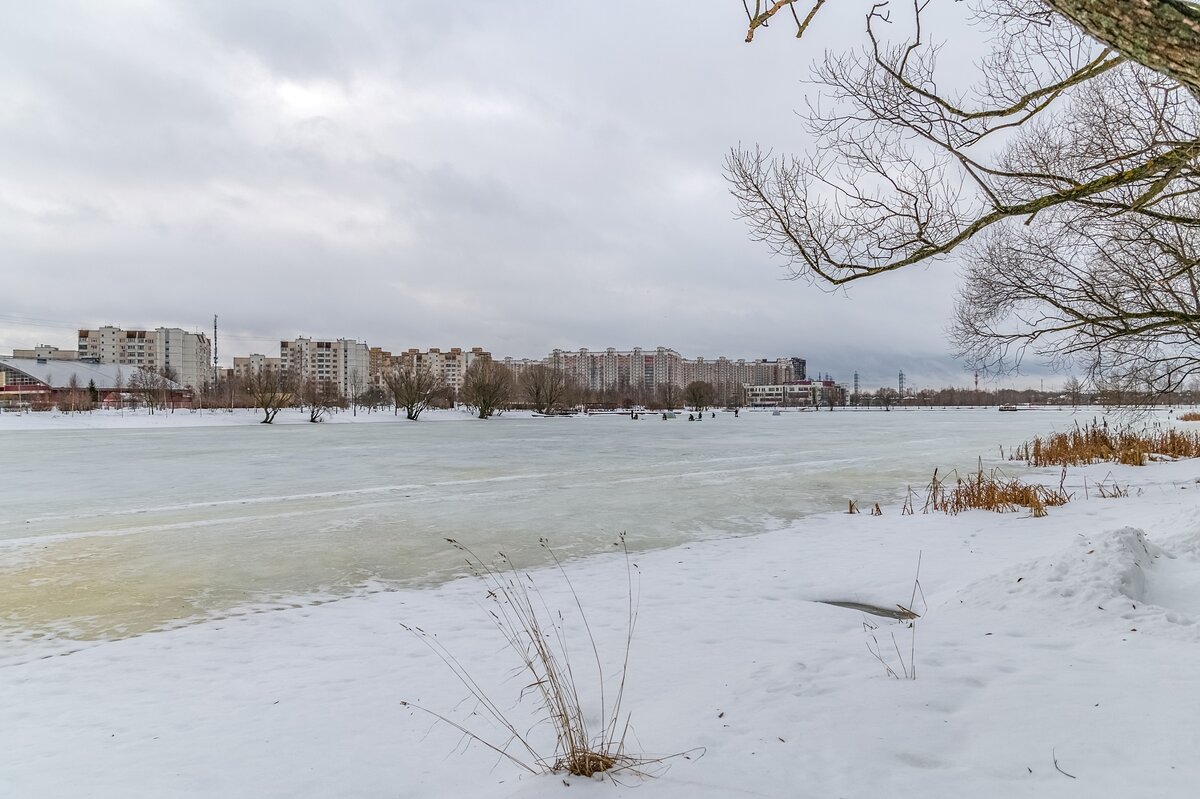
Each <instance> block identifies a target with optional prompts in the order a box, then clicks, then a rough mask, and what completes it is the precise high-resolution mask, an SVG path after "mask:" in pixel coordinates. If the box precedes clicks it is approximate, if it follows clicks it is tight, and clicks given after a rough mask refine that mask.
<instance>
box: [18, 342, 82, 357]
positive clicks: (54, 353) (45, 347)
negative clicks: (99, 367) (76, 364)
mask: <svg viewBox="0 0 1200 799" xmlns="http://www.w3.org/2000/svg"><path fill="white" fill-rule="evenodd" d="M12 357H14V358H35V359H36V358H46V359H49V360H53V361H77V360H79V353H78V352H77V351H76V350H60V349H59V348H58V347H54V346H51V345H49V344H39V345H37V346H36V347H34V348H33V349H31V350H13V352H12Z"/></svg>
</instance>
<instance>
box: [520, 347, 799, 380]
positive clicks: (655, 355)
mask: <svg viewBox="0 0 1200 799" xmlns="http://www.w3.org/2000/svg"><path fill="white" fill-rule="evenodd" d="M510 361H512V362H513V363H524V361H519V362H518V361H514V360H513V359H509V358H506V359H505V363H509V362H510ZM541 363H545V364H546V365H547V366H551V367H554V368H557V369H560V370H562V372H563V373H564V374H565V375H566V376H567V377H568V379H570V380H572V381H574V382H575V383H577V384H578V385H580V386H583V387H585V388H589V389H592V390H595V391H602V390H606V389H618V390H622V389H638V388H647V389H650V390H654V389H657V388H658V387H659V386H663V385H668V384H669V385H675V386H678V387H680V388H683V387H684V386H686V385H687V384H688V383H691V382H692V381H695V380H702V381H704V382H706V383H711V384H712V385H714V386H718V387H720V386H741V385H752V386H758V385H778V384H782V383H790V382H793V381H795V380H803V379H804V359H803V358H776V359H773V360H770V359H766V358H762V359H759V360H750V361H747V360H745V359H737V360H732V359H729V358H725V357H720V358H716V359H714V360H709V359H706V358H703V357H700V358H696V359H694V360H692V359H688V358H684V357H683V356H681V355H680V354H679V353H678V352H676V351H675V350H673V349H670V348H669V347H656V348H654V349H653V350H649V349H642V348H640V347H635V348H633V349H632V350H624V351H619V350H616V349H614V348H612V347H609V348H608V349H606V350H603V351H596V352H593V351H591V350H588V349H587V348H586V347H585V348H582V349H580V350H578V351H567V350H561V349H556V350H554V351H553V352H551V353H550V354H549V355H547V356H546V357H545V358H544V359H543V360H542V361H541Z"/></svg>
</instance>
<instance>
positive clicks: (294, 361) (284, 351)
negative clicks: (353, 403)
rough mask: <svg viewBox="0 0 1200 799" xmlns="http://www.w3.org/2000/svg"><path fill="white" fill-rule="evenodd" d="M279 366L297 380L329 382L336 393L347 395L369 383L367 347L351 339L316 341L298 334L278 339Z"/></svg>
mask: <svg viewBox="0 0 1200 799" xmlns="http://www.w3.org/2000/svg"><path fill="white" fill-rule="evenodd" d="M279 366H280V368H281V369H282V370H283V371H285V372H290V373H291V374H293V375H295V376H296V377H297V379H299V380H301V381H305V380H310V379H311V380H316V381H317V382H321V383H324V382H330V383H333V384H334V385H336V386H337V390H338V393H339V394H341V395H342V396H343V397H350V396H354V395H356V394H359V393H361V392H363V391H364V390H366V388H367V386H368V385H369V381H370V373H371V348H370V347H368V346H367V345H366V343H364V342H359V341H355V340H353V339H346V338H340V339H337V340H336V341H318V340H314V339H310V338H303V337H301V338H298V339H294V340H292V341H281V342H279Z"/></svg>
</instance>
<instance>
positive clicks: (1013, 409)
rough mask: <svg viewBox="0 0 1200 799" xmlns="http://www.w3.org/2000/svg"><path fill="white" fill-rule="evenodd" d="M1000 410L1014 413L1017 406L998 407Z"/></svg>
mask: <svg viewBox="0 0 1200 799" xmlns="http://www.w3.org/2000/svg"><path fill="white" fill-rule="evenodd" d="M1000 410H1002V411H1015V410H1017V406H1016V405H1001V406H1000Z"/></svg>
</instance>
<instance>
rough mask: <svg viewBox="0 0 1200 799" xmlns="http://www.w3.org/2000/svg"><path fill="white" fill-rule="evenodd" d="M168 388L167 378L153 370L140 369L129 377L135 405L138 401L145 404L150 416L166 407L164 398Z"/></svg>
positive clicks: (130, 391) (130, 390)
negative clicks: (164, 392) (165, 389)
mask: <svg viewBox="0 0 1200 799" xmlns="http://www.w3.org/2000/svg"><path fill="white" fill-rule="evenodd" d="M166 386H167V381H166V378H164V377H163V376H162V374H160V373H159V372H157V371H155V370H153V369H142V368H139V369H138V370H137V371H135V372H134V373H133V374H132V375H130V377H129V393H130V394H131V395H132V396H133V399H134V402H135V405H136V403H137V402H138V401H141V402H145V403H146V412H147V413H149V414H153V413H154V411H155V410H156V409H157V408H160V407H165V406H166V402H165V401H164V397H163V391H164V388H165V387H166Z"/></svg>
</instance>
